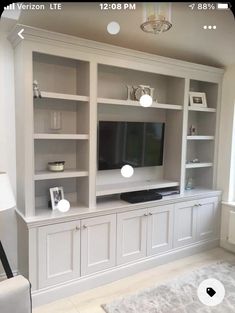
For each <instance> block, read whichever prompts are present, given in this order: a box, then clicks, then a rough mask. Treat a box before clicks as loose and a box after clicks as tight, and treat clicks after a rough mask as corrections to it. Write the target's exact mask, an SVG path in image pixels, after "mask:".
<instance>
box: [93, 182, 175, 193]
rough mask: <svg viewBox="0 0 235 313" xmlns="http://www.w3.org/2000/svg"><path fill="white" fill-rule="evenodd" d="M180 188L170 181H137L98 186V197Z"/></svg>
mask: <svg viewBox="0 0 235 313" xmlns="http://www.w3.org/2000/svg"><path fill="white" fill-rule="evenodd" d="M176 186H179V183H178V182H173V181H168V180H156V181H154V180H152V181H150V180H149V181H137V182H131V183H130V182H127V183H117V184H108V185H97V187H96V196H106V195H112V194H118V193H122V192H129V191H138V190H148V189H157V188H167V187H176Z"/></svg>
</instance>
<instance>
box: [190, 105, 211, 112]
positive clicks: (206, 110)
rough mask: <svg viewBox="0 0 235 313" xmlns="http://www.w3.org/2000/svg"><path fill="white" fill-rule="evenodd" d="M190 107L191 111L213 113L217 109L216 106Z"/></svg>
mask: <svg viewBox="0 0 235 313" xmlns="http://www.w3.org/2000/svg"><path fill="white" fill-rule="evenodd" d="M188 109H189V111H200V112H212V113H215V112H216V109H214V108H200V107H194V106H189V107H188Z"/></svg>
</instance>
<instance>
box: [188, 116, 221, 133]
mask: <svg viewBox="0 0 235 313" xmlns="http://www.w3.org/2000/svg"><path fill="white" fill-rule="evenodd" d="M191 125H193V126H194V127H195V128H196V135H197V136H214V135H215V127H216V115H215V114H208V113H205V112H203V111H189V114H188V128H187V134H188V135H190V130H189V129H190V126H191Z"/></svg>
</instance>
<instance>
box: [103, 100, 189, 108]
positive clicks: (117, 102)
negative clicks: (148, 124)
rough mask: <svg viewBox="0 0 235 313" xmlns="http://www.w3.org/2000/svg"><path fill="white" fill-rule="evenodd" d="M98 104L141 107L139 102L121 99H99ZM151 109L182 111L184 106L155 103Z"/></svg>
mask: <svg viewBox="0 0 235 313" xmlns="http://www.w3.org/2000/svg"><path fill="white" fill-rule="evenodd" d="M97 103H99V104H102V103H104V104H115V105H128V106H139V107H141V105H140V103H139V101H133V100H121V99H108V98H98V99H97ZM150 108H156V109H169V110H182V109H183V106H182V105H177V104H166V103H157V102H155V101H154V102H153V104H152V105H151V106H150Z"/></svg>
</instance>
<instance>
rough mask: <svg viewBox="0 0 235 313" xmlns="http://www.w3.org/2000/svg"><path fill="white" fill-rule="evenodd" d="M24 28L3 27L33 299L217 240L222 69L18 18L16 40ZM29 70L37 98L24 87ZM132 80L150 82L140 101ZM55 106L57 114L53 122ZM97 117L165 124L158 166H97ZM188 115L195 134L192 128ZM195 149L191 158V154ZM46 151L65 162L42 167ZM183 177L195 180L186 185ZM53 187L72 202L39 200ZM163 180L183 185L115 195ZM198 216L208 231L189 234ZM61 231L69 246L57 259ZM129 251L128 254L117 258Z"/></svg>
mask: <svg viewBox="0 0 235 313" xmlns="http://www.w3.org/2000/svg"><path fill="white" fill-rule="evenodd" d="M21 28H22V25H18V26H17V27H16V28H15V30H14V31H13V32H12V33H11V35H10V37H9V40H10V41H11V43H12V45H13V46H14V49H15V79H16V82H17V83H16V116H17V118H16V129H17V131H16V141H17V217H18V229H19V236H18V238H19V246H20V249H19V251H18V254H19V269H20V272H21V273H22V274H24V275H25V276H27V277H28V278H29V279H30V281H31V283H32V286H33V287H32V288H33V299H36V300H34V301H38V302H37V303H38V304H42V303H45V302H47V301H51V300H52V299H58V297H61V295H64V294H67V295H68V294H69V293H70V292H71V293H75V292H77V291H78V290H84V289H86V288H87V287H86V286H93V287H94V286H97V285H99V284H101V283H107V282H110V281H113V280H115V279H117V278H120V277H124V276H126V275H129V274H130V273H134V272H137V271H140V270H141V269H147V268H148V267H150V266H155V265H157V264H159V263H161V262H166V261H167V260H168V259H169V258H168V256H167V254H168V251H170V250H171V251H172V252H171V253H172V255H176V256H177V257H180V255H182V256H183V255H184V256H185V255H186V254H185V251H187V253H188V255H190V253H193V252H197V251H200V249H209V248H210V247H215V246H217V245H218V234H219V231H218V227H217V226H216V227H214V228H213V229H212V228H211V225H212V224H213V225H217V224H218V225H219V204H218V203H219V196H220V191H216V190H215V189H216V169H217V145H218V129H219V125H218V120H219V119H218V117H219V112H220V94H221V82H222V75H223V70H221V69H217V68H212V67H208V66H204V65H199V64H192V63H188V62H183V61H179V60H173V59H169V58H163V57H159V56H155V55H151V54H145V53H142V52H138V51H132V50H128V49H124V48H118V47H114V46H110V45H106V44H102V43H98V42H92V41H87V40H84V39H80V38H75V37H72V36H67V35H63V34H57V33H51V32H48V31H45V30H40V29H35V28H30V27H27V26H24V27H23V28H24V37H25V39H24V40H21V39H20V38H19V36H18V35H17V33H18V32H19V30H20V29H21ZM34 80H37V82H38V84H39V86H40V89H41V91H42V98H36V99H34V98H33V81H34ZM139 84H141V85H149V86H151V87H153V88H155V92H154V102H153V105H152V106H151V107H149V108H143V107H141V106H140V104H139V102H138V101H133V100H130V99H128V97H127V85H131V86H132V85H139ZM190 91H194V92H205V93H206V97H207V104H208V105H207V107H206V108H198V107H193V106H190V105H189V92H190ZM52 112H57V113H58V112H59V115H60V117H61V124H60V127H59V129H57V130H55V129H53V127H52V126H51V114H52ZM99 121H138V122H163V123H165V138H164V155H163V165H162V166H155V167H143V168H135V171H134V175H133V176H132V177H131V178H129V179H126V178H124V177H122V176H121V173H120V170H109V171H98V169H97V148H98V147H97V146H98V144H97V137H98V122H99ZM191 125H194V126H195V128H196V135H193V136H192V135H190V134H189V128H190V126H191ZM107 148H108V147H107ZM195 158H197V159H199V161H200V162H198V163H190V161H192V160H193V159H195ZM52 161H65V170H64V171H63V172H57V173H55V172H50V171H49V170H48V168H47V164H48V162H52ZM189 177H190V178H192V180H193V186H194V188H193V189H192V190H187V191H186V190H185V186H186V182H187V179H188V178H189ZM56 186H62V187H63V188H64V194H65V198H66V199H68V200H69V201H70V203H71V209H70V210H69V211H68V212H67V213H61V212H59V211H57V210H54V211H52V209H51V208H50V207H49V206H48V201H49V199H50V197H49V189H50V188H51V187H56ZM165 187H178V188H179V189H180V194H179V195H172V196H168V197H166V198H163V199H162V200H160V201H152V202H145V203H138V204H135V205H133V204H129V203H127V202H125V201H122V200H120V197H119V195H120V193H122V192H128V191H135V190H143V189H146V190H147V189H157V188H165ZM208 212H209V213H208ZM178 213H179V214H180V216H182V219H184V222H182V219H181V218H180V219H178V217H177V216H176V215H177V214H178ZM199 213H200V214H199ZM204 215H205V218H206V219H205V221H208V220H209V223H208V225H209V226H210V227H209V226H208V227H209V228H210V229H207V228H208V227H207V222H205V223H204V224H205V225H204V224H203V231H202V232H205V233H206V232H208V233H210V237H209V236H208V238H204V237H203V236H199V235H198V236H197V235H196V231H197V229H199V228H198V227H199V226H198V225H202V222H201V221H203V219H204ZM129 217H130V220H129ZM176 217H177V218H176ZM116 222H117V223H116ZM129 224H130V225H129ZM141 224H142V225H144V229H145V230H144V231H142V233H141V242H142V244H141V245H142V246H141V249H140V250H138V249H137V250H138V251H141V253H140V254H138V253H136V257H134V256H133V259H132V257H130V258H129V257H125V255H123V254H122V251H121V250H122V245H120V242H119V245H120V246H119V248H118V250H117V247H118V242H117V241H118V240H119V238H121V237H120V236H122V232H124V233H125V236H126V240H127V242H128V247H127V250H128V251H130V254H131V253H132V252H131V251H132V250H133V249H132V248H133V247H135V246H136V238H138V237H137V236H134V237H133V234H135V233H136V234H137V235H138V234H140V233H139V226H140V225H141ZM173 225H175V226H174V227H173ZM129 226H131V227H129ZM181 228H183V229H182V230H181ZM204 228H205V230H204ZM90 235H91V236H92V238H95V239H96V238H97V242H95V241H91V240H90V239H89V238H90V237H89V236H90ZM177 236H178V237H177ZM181 237H182V238H184V239H185V241H183V242H181ZM60 238H61V240H63V247H64V249H65V251H69V252H68V254H66V255H63V257H62V258H61V257H60V251H61V250H60V242H59V239H60ZM174 238H177V240H176V241H174V240H173V239H174ZM187 238H190V240H188V239H187ZM72 242H73V244H72ZM74 243H75V245H74ZM150 243H151V244H150ZM189 243H190V246H188V244H189ZM193 245H194V246H193ZM179 247H182V251H181V250H180V248H179ZM200 247H201V248H200ZM44 251H47V256H45V255H44ZM128 253H129V252H128ZM128 253H127V254H128ZM164 253H166V255H164ZM145 257H147V259H146V260H144V258H145ZM140 258H141V262H140V260H138V262H136V263H135V261H137V259H140ZM170 259H171V260H172V256H170ZM129 261H130V262H134V263H133V264H129V263H128V264H124V263H126V262H129ZM39 262H40V264H39ZM99 262H100V263H99ZM99 264H101V265H99ZM117 264H124V266H123V267H122V266H121V265H119V266H118V267H116V265H117ZM109 268H112V270H111V271H110V273H109V272H108V269H109ZM103 271H104V272H103ZM97 273H98V275H97ZM80 275H81V276H82V277H81V278H82V279H81V280H80ZM39 277H40V279H39ZM70 280H72V282H71V284H70ZM45 287H46V288H47V289H46V290H45V289H43V288H45ZM63 292H64V293H63ZM37 299H38V300H37Z"/></svg>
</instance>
